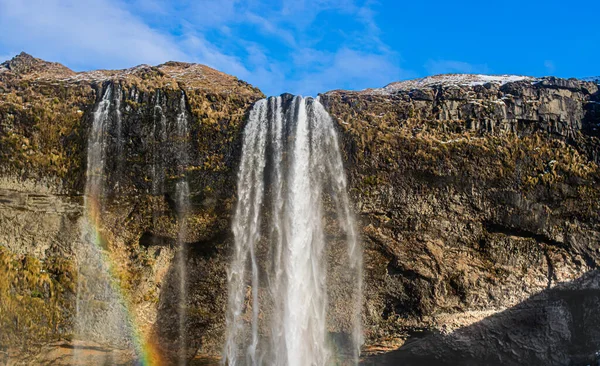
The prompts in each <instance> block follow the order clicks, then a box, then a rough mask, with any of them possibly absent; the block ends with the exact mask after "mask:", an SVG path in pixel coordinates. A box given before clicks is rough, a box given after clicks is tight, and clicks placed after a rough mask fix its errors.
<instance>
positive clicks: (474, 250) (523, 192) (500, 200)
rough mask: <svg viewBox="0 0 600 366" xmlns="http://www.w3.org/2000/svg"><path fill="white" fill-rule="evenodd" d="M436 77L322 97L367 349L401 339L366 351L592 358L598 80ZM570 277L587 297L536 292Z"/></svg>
mask: <svg viewBox="0 0 600 366" xmlns="http://www.w3.org/2000/svg"><path fill="white" fill-rule="evenodd" d="M435 78H436V77H433V78H428V79H429V82H428V83H421V84H420V85H419V83H415V82H412V83H411V82H405V83H396V84H391V85H390V86H388V87H386V88H384V89H378V90H366V91H363V92H346V91H333V92H329V93H326V94H325V95H322V96H321V99H322V100H323V103H324V104H325V105H326V106H327V107H328V109H329V110H330V113H331V114H332V115H333V116H334V118H336V119H337V121H338V122H339V125H340V127H341V129H342V130H343V131H344V136H345V138H346V152H347V161H348V170H349V175H350V177H351V180H352V186H353V187H354V191H353V194H354V197H355V202H356V203H357V206H358V207H357V209H358V212H359V213H360V215H361V216H362V219H363V234H364V239H365V245H366V251H367V255H366V258H367V259H366V261H367V262H366V264H365V268H367V270H366V276H367V279H366V281H367V284H366V285H365V289H366V292H367V294H366V296H365V300H366V303H365V322H366V324H367V326H366V330H367V336H368V337H369V338H370V340H371V341H372V342H373V343H372V344H374V345H378V347H373V348H372V350H373V351H377V349H380V350H381V349H385V348H387V347H388V346H392V347H397V346H398V345H402V344H403V343H404V342H405V340H406V339H408V340H409V342H408V343H407V345H406V346H405V347H402V348H401V352H400V351H399V352H397V353H394V354H393V355H394V357H392V358H389V357H388V358H381V359H378V358H374V359H373V362H374V364H379V363H382V362H387V361H389V362H390V364H398V363H400V364H407V365H408V364H415V365H421V364H436V365H437V364H482V363H486V364H495V363H498V364H564V363H565V362H566V363H568V362H569V361H572V360H582V359H584V360H585V359H586V358H587V357H592V356H593V354H594V352H595V351H597V348H598V341H599V339H598V337H597V331H596V330H594V328H593V327H594V326H595V325H597V324H598V321H599V320H600V317H598V316H591V315H589V314H592V312H594V311H595V310H596V309H597V305H598V301H597V298H598V294H599V293H598V288H597V286H595V285H593V283H594V281H591V283H592V284H590V281H589V280H588V281H583V280H580V278H581V277H582V276H584V275H586V274H587V276H588V277H590V276H592V277H594V276H596V274H595V272H593V271H592V270H594V269H595V268H597V266H598V264H599V263H600V246H599V240H600V226H599V216H598V213H599V208H600V201H599V198H600V197H599V194H600V187H599V185H598V184H599V179H600V175H599V170H598V165H597V162H598V147H599V146H600V144H599V140H598V130H597V128H598V127H600V118H599V116H600V114H599V113H598V112H599V111H600V108H599V107H600V105H599V104H598V97H599V95H598V87H597V85H596V84H594V83H587V82H580V81H577V80H564V79H556V78H544V79H539V80H535V79H532V78H524V80H517V81H506V80H502V79H500V80H498V79H496V80H495V81H494V82H479V81H478V79H477V78H475V80H473V78H464V77H460V76H457V75H454V76H441V77H438V78H439V79H438V80H437V82H436V80H435ZM432 79H433V80H432ZM411 84H412V85H411ZM415 84H417V86H418V89H413V87H414V86H415ZM423 84H424V85H423ZM590 271H592V272H590ZM572 281H575V282H573V283H574V284H573V285H572V286H571V285H567V284H565V285H564V286H566V287H565V288H566V289H567V290H568V291H572V294H573V295H572V296H574V298H578V297H586V296H588V295H589V298H588V300H589V301H588V302H587V303H586V305H584V306H583V308H581V307H572V306H568V305H561V306H560V307H557V303H560V301H558V300H556V296H553V295H547V294H544V293H545V291H548V290H549V289H553V288H554V287H555V286H556V285H557V284H559V283H569V282H572ZM581 283H584V285H582V284H581ZM556 293H558V290H557V291H554V292H550V294H556ZM534 299H535V300H534ZM594 299H595V300H594ZM564 301H567V300H564ZM512 307H515V308H514V309H511V308H512ZM530 308H533V309H530ZM507 309H510V310H507ZM495 313H499V314H498V315H497V316H496V315H493V314H495ZM582 314H588V315H582ZM590 316H591V317H590ZM489 317H491V320H489V321H488V320H486V321H487V322H488V323H483V325H480V323H478V322H481V321H482V320H483V319H487V318H489ZM489 323H493V326H492V325H489ZM464 327H467V328H464ZM461 328H462V329H461ZM456 329H458V330H457V331H455V330H456ZM582 331H584V334H587V339H586V340H585V342H582V340H581V338H582V336H580V334H581V332H582ZM423 332H425V333H423ZM431 332H432V333H433V334H436V335H435V336H424V335H423V334H427V333H431ZM457 332H458V333H457ZM585 332H587V333H585ZM445 334H448V336H444V335H445ZM403 335H404V336H403ZM421 337H423V339H421ZM583 338H586V337H583ZM417 340H418V341H417ZM415 342H416V343H415ZM409 344H410V347H409ZM405 348H408V350H404V349H405ZM581 362H587V361H581Z"/></svg>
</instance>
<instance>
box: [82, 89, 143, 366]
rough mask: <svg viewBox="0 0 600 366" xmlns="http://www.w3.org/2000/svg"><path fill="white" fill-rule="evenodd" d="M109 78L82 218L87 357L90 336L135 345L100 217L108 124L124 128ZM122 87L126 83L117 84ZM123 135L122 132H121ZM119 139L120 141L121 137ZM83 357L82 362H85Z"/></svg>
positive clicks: (96, 122) (97, 116) (93, 135)
mask: <svg viewBox="0 0 600 366" xmlns="http://www.w3.org/2000/svg"><path fill="white" fill-rule="evenodd" d="M114 89H115V87H114V86H113V85H112V84H109V85H108V86H107V87H106V89H105V90H104V93H103V96H102V99H101V100H100V102H99V103H98V105H97V106H96V109H95V110H94V112H93V119H92V128H91V131H90V135H89V139H88V155H87V171H86V185H85V194H84V210H85V211H84V216H83V217H82V220H81V243H79V244H78V245H77V246H76V247H75V255H76V258H77V270H78V276H77V297H76V317H75V324H74V326H75V339H76V341H77V342H78V343H76V345H77V347H76V348H75V354H74V356H75V358H76V359H77V360H79V361H81V362H82V363H85V361H82V360H81V357H82V356H81V352H80V349H79V348H78V347H79V345H80V344H81V343H83V344H85V343H88V342H95V343H101V344H105V345H110V346H111V347H114V348H125V347H129V346H130V345H131V342H132V339H131V334H132V328H131V327H132V324H131V323H130V322H129V319H128V317H127V310H126V307H125V304H124V302H123V299H122V297H121V295H120V294H119V292H118V289H117V288H118V286H117V285H116V284H115V283H114V281H115V279H114V278H113V276H112V275H111V273H110V271H111V268H110V267H109V266H110V261H109V260H107V254H106V252H105V251H106V248H105V247H104V245H105V243H103V242H102V241H101V236H100V233H99V231H98V230H99V227H98V222H99V218H100V215H101V213H102V210H103V206H104V196H105V194H106V192H105V189H106V172H105V169H106V162H107V161H106V160H107V145H108V141H109V139H108V130H109V128H110V127H111V122H115V123H116V125H117V126H116V127H117V130H118V133H120V127H121V126H120V124H121V121H120V117H121V116H120V111H118V110H117V109H116V107H118V103H119V102H116V100H119V101H120V99H119V98H120V96H119V95H116V96H115V93H114V92H115V90H114ZM116 89H117V91H118V93H120V92H121V89H120V88H116ZM117 139H118V140H119V139H120V136H117ZM118 140H117V141H118ZM79 361H78V362H79ZM107 362H108V361H107Z"/></svg>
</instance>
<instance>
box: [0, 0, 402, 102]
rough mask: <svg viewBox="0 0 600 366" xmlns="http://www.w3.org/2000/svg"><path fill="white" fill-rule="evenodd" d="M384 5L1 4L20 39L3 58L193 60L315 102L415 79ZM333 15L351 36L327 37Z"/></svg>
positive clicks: (220, 0) (225, 0)
mask: <svg viewBox="0 0 600 366" xmlns="http://www.w3.org/2000/svg"><path fill="white" fill-rule="evenodd" d="M375 6H376V3H374V2H373V1H371V0H293V1H292V0H279V1H275V2H274V1H270V0H268V1H267V0H203V1H195V0H176V1H173V2H162V1H159V0H87V1H77V0H31V1H29V2H27V3H25V2H23V1H21V0H0V32H2V33H4V34H11V37H6V38H4V39H1V40H0V51H3V50H13V49H18V50H19V51H20V50H21V49H23V50H25V51H27V52H30V53H32V54H33V55H34V56H37V57H42V58H45V59H48V60H52V61H59V62H63V63H65V64H67V65H68V66H70V67H72V68H75V69H86V68H90V67H94V68H96V67H100V68H124V67H130V66H133V65H136V64H140V63H148V64H158V63H162V62H165V61H167V60H180V61H192V62H199V63H203V64H207V65H209V66H211V67H214V68H216V69H219V70H222V71H224V72H227V73H230V74H233V75H236V76H238V77H240V78H242V79H245V80H247V81H249V82H250V83H252V84H254V85H257V86H259V87H260V88H261V89H263V91H265V93H267V94H271V93H279V92H282V91H284V90H285V91H290V92H293V93H303V94H312V95H314V94H316V93H318V92H323V91H327V90H329V89H333V88H338V87H343V88H355V89H356V88H365V87H377V86H381V85H383V84H386V83H388V82H391V81H394V80H396V79H398V78H400V77H405V76H406V75H407V73H406V72H404V71H403V70H402V69H401V68H400V66H399V60H400V57H399V55H397V54H396V53H394V52H392V51H391V50H390V49H389V47H387V45H386V44H385V43H384V42H383V41H382V40H381V38H380V33H381V32H380V29H379V27H378V25H377V22H376V16H377V12H376V10H375ZM31 9H35V11H31ZM332 13H335V14H336V17H337V18H338V21H341V22H343V24H344V27H343V28H344V29H343V30H341V29H340V30H339V31H329V28H327V30H328V32H324V31H323V30H324V29H325V28H323V27H327V25H326V24H321V22H320V20H321V19H322V14H332ZM25 45H26V46H25ZM2 53H5V52H2Z"/></svg>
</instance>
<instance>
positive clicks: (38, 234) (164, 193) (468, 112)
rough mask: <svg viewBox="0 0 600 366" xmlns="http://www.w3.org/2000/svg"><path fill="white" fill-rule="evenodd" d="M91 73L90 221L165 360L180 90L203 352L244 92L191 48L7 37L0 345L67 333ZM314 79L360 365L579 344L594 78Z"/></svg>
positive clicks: (217, 331)
mask: <svg viewBox="0 0 600 366" xmlns="http://www.w3.org/2000/svg"><path fill="white" fill-rule="evenodd" d="M109 86H110V87H112V88H113V90H117V93H116V95H117V96H118V97H115V99H114V100H113V102H114V104H115V105H116V107H114V110H113V111H112V113H113V114H114V115H115V116H116V115H117V114H118V115H119V116H120V117H119V118H121V123H120V124H119V125H117V123H116V122H115V118H116V117H114V116H113V117H112V122H111V123H110V124H109V127H108V129H107V132H106V134H107V136H106V141H108V143H107V147H106V149H107V157H109V158H108V159H107V161H106V167H107V173H106V180H107V185H106V195H105V198H104V203H103V204H104V209H103V212H104V213H105V214H104V215H103V216H102V220H101V222H100V225H99V226H100V227H99V229H98V230H99V232H100V233H101V234H102V237H103V238H104V242H103V245H104V246H105V248H106V249H107V251H108V252H110V253H111V254H110V261H111V266H112V267H113V272H114V273H115V278H116V280H117V282H118V286H119V288H121V289H123V293H124V294H125V295H124V296H125V299H126V302H127V303H128V304H130V307H131V313H132V314H133V315H132V316H133V318H134V319H133V321H134V322H135V323H136V324H137V325H138V327H139V330H140V333H141V334H142V335H143V338H144V339H145V340H146V341H147V342H149V343H151V344H153V345H155V346H156V347H155V348H156V349H157V350H158V351H157V353H159V354H163V353H164V354H165V355H167V356H163V358H164V359H165V362H168V360H169V356H168V354H169V352H168V351H169V348H170V345H171V343H170V342H172V340H173V339H174V338H175V335H176V333H177V332H178V325H177V310H176V308H177V307H178V306H179V305H178V304H176V303H175V301H174V300H173V299H174V295H173V294H174V293H175V291H176V289H177V286H178V285H177V283H178V274H177V271H176V269H175V267H174V264H173V262H174V258H175V254H176V250H177V248H176V245H175V242H176V240H177V235H178V234H177V227H178V225H177V212H176V205H175V203H174V201H175V183H176V181H177V179H178V176H177V169H176V166H177V164H178V162H177V156H176V155H177V150H176V149H175V148H174V146H175V145H176V143H177V141H176V140H175V139H174V137H173V135H174V132H173V131H174V130H175V128H176V127H175V126H174V122H173V121H174V120H175V119H176V116H177V114H178V113H179V112H181V110H180V108H181V106H180V104H179V99H180V96H181V94H182V93H183V95H184V96H185V100H186V108H187V109H188V110H187V113H188V114H189V116H190V135H191V141H192V142H191V144H190V145H191V146H190V147H189V151H188V154H189V163H188V164H187V165H186V166H185V171H186V175H187V177H188V181H189V186H190V206H191V209H190V210H191V215H190V216H189V217H188V218H187V220H188V225H187V226H188V227H189V228H191V229H190V230H188V232H187V234H186V237H185V239H184V241H185V244H186V248H188V250H187V254H188V256H187V260H186V263H187V269H188V274H187V276H188V286H187V287H188V289H187V291H188V301H187V303H186V304H185V306H186V314H187V316H188V320H189V321H188V324H187V327H186V330H185V331H186V334H187V339H188V340H189V342H190V343H191V346H190V355H189V357H193V356H194V355H195V354H198V355H200V354H209V355H218V354H219V353H220V347H221V345H222V341H223V332H224V314H225V306H226V296H227V287H226V281H227V279H226V269H227V265H228V262H229V255H230V250H231V245H232V240H231V239H232V234H231V232H230V221H231V214H232V211H233V210H232V207H233V206H232V205H233V204H234V202H235V200H236V196H235V195H236V189H235V182H236V171H237V164H238V161H239V158H240V154H241V151H240V150H241V130H242V128H243V124H244V121H245V117H246V113H247V111H248V109H249V108H250V106H251V105H252V104H253V103H254V102H255V101H256V100H258V99H260V98H262V97H263V95H262V93H261V92H260V91H259V90H258V89H256V88H254V87H252V86H251V85H248V84H247V83H245V82H243V81H240V80H238V79H236V78H235V77H232V76H229V75H226V74H223V73H220V72H218V71H216V70H213V69H210V68H208V67H206V66H202V65H196V64H186V63H177V62H169V63H166V64H163V65H159V66H155V67H154V66H146V65H142V66H138V67H135V68H132V69H127V70H118V71H104V70H101V71H92V72H84V73H76V72H73V71H71V70H69V69H68V68H66V67H64V66H62V65H59V64H56V63H49V62H45V61H42V60H39V59H35V58H33V57H31V56H29V55H27V54H21V55H19V56H17V57H15V58H14V59H12V60H10V61H7V62H5V63H3V64H2V65H1V66H0V273H5V274H6V275H4V276H2V278H0V328H1V329H3V330H6V331H4V332H1V333H0V345H3V346H6V347H9V349H10V352H11V357H13V359H21V360H26V361H28V362H38V361H39V360H41V359H42V358H40V357H46V359H48V358H52V357H54V361H56V360H57V359H58V357H59V356H57V353H53V352H48V351H47V350H48V347H51V349H56V348H61V346H60V345H64V344H68V343H69V341H70V340H71V339H72V336H73V332H74V320H73V317H74V313H75V311H76V309H75V308H76V297H75V291H76V288H77V286H78V276H77V273H76V272H77V271H76V258H75V254H74V253H75V249H76V248H77V247H78V246H81V245H82V243H81V241H82V240H83V239H82V238H81V234H80V231H81V230H80V227H81V221H82V217H83V215H84V208H83V197H82V194H83V191H84V185H85V172H86V164H87V161H86V153H87V144H88V136H89V131H90V129H91V122H92V120H93V115H94V112H95V111H96V108H97V105H98V103H99V102H100V100H101V98H102V96H103V92H104V91H105V90H106V89H107V88H108V87H109ZM320 98H321V102H322V103H323V104H324V105H325V106H326V108H327V109H328V110H329V112H330V114H331V115H332V117H333V118H334V121H336V122H337V123H338V128H339V132H340V136H341V141H342V143H343V147H344V154H345V163H346V170H347V174H348V177H349V181H350V185H351V187H352V188H351V191H350V194H351V196H352V198H353V200H354V204H355V211H356V213H357V216H358V218H359V225H360V230H361V232H362V240H363V244H364V246H365V305H364V311H363V313H364V315H363V321H364V324H365V335H366V346H365V353H366V354H373V356H371V357H367V358H366V359H365V362H373V363H375V364H381V363H382V362H390V363H392V364H394V363H396V362H403V363H404V364H412V363H414V364H426V363H427V362H431V363H433V364H439V363H443V362H449V363H451V364H480V363H481V362H488V363H490V364H494V363H503V364H522V363H523V360H527V361H528V362H529V363H532V364H536V363H537V364H564V363H568V362H573V363H577V362H580V363H582V364H583V363H584V362H587V360H588V359H589V358H590V357H595V356H594V352H595V351H597V344H598V342H599V341H600V334H598V332H597V329H600V328H598V327H594V325H597V324H600V317H599V316H598V315H596V312H594V309H596V306H597V305H599V304H598V302H599V301H600V300H598V299H600V296H599V294H600V293H599V292H598V291H599V288H598V285H597V283H598V280H597V275H596V269H597V267H598V265H599V264H600V246H599V242H600V241H599V240H600V218H599V216H598V212H600V211H599V209H600V203H599V202H600V201H599V198H600V186H599V185H598V183H599V181H600V172H599V169H598V162H599V159H600V155H599V153H600V135H599V134H600V132H599V130H598V127H600V94H599V93H598V85H597V84H596V83H595V82H591V81H590V82H588V81H578V80H574V79H569V80H565V79H557V78H542V79H534V78H528V77H489V76H476V75H472V76H464V75H463V76H458V75H443V76H436V77H430V78H425V79H421V80H416V81H409V82H400V83H393V84H390V85H388V86H386V87H385V88H382V89H371V90H365V91H359V92H352V91H331V92H328V93H325V94H322V95H321V96H320ZM117 102H118V103H117ZM161 121H162V122H161ZM118 126H120V127H118ZM159 127H160V128H159ZM119 128H120V129H119ZM157 169H158V170H159V171H161V172H162V173H163V174H159V175H156V171H157ZM159 177H161V178H159ZM574 299H582V300H581V301H575V300H574ZM101 305H102V304H99V308H100V309H101V308H102V306H101ZM98 314H99V315H98V317H101V315H102V311H99V312H98ZM332 331H335V329H332ZM65 347H66V346H63V347H62V348H65ZM395 349H397V350H396V351H394V352H388V351H391V350H395ZM42 350H44V352H42ZM384 352H387V353H385V354H384V355H383V356H382V355H379V356H378V354H379V353H384ZM40 354H43V356H40ZM58 355H60V353H58ZM378 357H381V358H378ZM34 360H35V361H34ZM482 360H483V361H482ZM411 362H412V363H411Z"/></svg>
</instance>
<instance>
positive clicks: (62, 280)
mask: <svg viewBox="0 0 600 366" xmlns="http://www.w3.org/2000/svg"><path fill="white" fill-rule="evenodd" d="M0 273H2V276H0V329H2V332H0V344H3V345H5V346H9V347H10V346H30V345H32V344H33V345H35V344H40V343H43V342H47V341H50V340H54V339H60V338H62V337H66V336H67V335H68V334H69V332H70V331H71V317H70V316H69V315H70V314H71V313H72V310H73V307H74V300H73V299H74V297H73V294H74V291H75V283H76V279H75V267H74V263H73V262H72V261H71V260H68V259H65V258H62V257H50V258H47V259H46V260H44V261H43V262H42V261H40V260H39V259H37V258H34V257H31V256H18V255H15V254H13V253H11V252H10V251H9V250H8V249H7V248H5V247H3V246H0Z"/></svg>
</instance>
